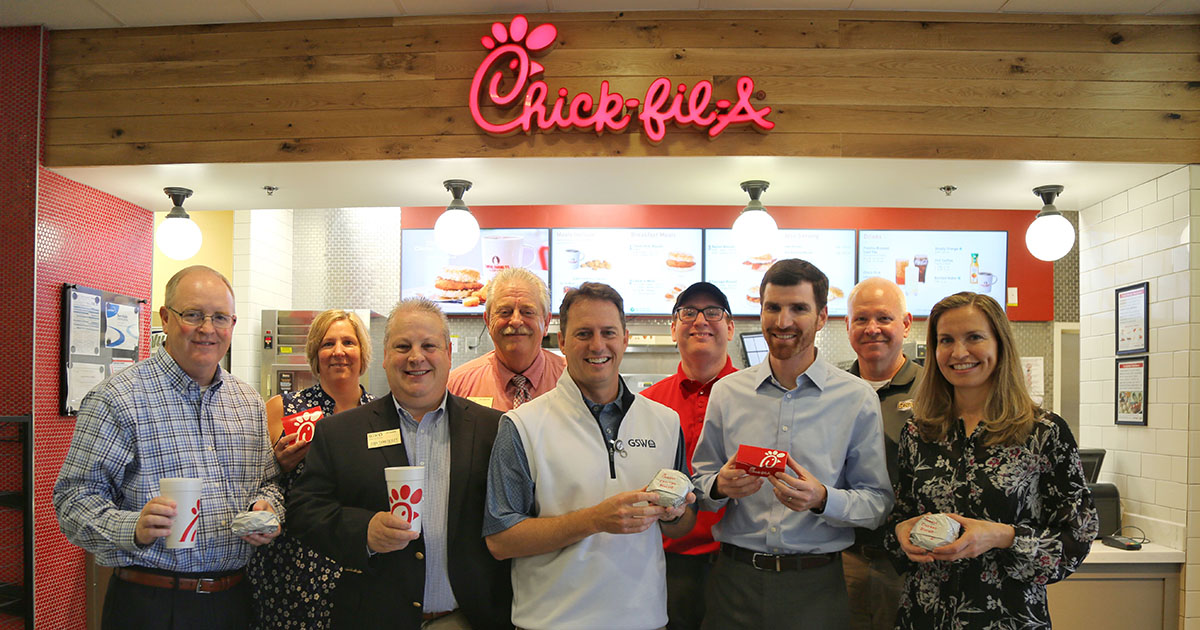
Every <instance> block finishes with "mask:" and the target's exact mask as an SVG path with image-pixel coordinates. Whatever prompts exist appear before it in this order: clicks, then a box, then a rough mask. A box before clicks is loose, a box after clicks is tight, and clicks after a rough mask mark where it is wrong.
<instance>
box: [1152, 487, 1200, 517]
mask: <svg viewBox="0 0 1200 630" xmlns="http://www.w3.org/2000/svg"><path fill="white" fill-rule="evenodd" d="M1154 486H1155V501H1157V504H1158V505H1159V506H1160V507H1167V508H1175V509H1177V510H1183V509H1187V502H1188V501H1187V499H1188V495H1187V486H1186V485H1184V484H1182V483H1175V482H1173V481H1155V482H1154ZM1197 507H1200V503H1198V504H1197Z"/></svg>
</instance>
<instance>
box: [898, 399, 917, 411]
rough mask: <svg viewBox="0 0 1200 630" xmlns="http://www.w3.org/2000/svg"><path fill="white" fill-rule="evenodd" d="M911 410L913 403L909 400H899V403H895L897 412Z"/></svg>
mask: <svg viewBox="0 0 1200 630" xmlns="http://www.w3.org/2000/svg"><path fill="white" fill-rule="evenodd" d="M912 408H913V401H912V399H911V398H909V399H908V400H901V401H900V402H898V403H896V410H897V411H912Z"/></svg>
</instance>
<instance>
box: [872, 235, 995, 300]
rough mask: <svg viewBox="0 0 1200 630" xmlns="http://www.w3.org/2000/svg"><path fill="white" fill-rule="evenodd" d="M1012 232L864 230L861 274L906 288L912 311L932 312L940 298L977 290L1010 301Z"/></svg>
mask: <svg viewBox="0 0 1200 630" xmlns="http://www.w3.org/2000/svg"><path fill="white" fill-rule="evenodd" d="M1007 272H1008V232H1002V231H1001V232H975V231H949V230H946V231H917V230H860V231H859V233H858V277H859V279H864V278H873V277H876V276H878V277H881V278H888V279H890V280H894V281H895V282H896V284H898V285H900V288H902V289H904V296H905V298H906V299H907V300H908V310H909V312H910V313H912V314H913V315H914V316H916V317H928V316H929V311H930V309H932V308H933V305H934V304H937V303H938V301H939V300H941V299H942V298H944V297H946V296H947V295H951V294H953V293H958V292H959V291H973V292H975V293H983V294H985V295H990V296H991V297H993V298H995V299H996V301H997V302H999V303H1000V306H1001V307H1003V306H1004V304H1005V295H1004V292H1005V291H1004V290H1005V287H1007V286H1008V277H1007V276H1008V273H1007Z"/></svg>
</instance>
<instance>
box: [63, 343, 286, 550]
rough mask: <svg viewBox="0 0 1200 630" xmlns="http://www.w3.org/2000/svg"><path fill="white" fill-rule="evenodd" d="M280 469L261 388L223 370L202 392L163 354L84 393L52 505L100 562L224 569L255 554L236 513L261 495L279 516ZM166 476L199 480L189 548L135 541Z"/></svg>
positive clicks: (73, 537) (70, 534)
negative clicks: (237, 532)
mask: <svg viewBox="0 0 1200 630" xmlns="http://www.w3.org/2000/svg"><path fill="white" fill-rule="evenodd" d="M278 474H279V467H278V466H277V465H276V463H275V455H274V453H273V452H272V450H271V444H270V442H269V441H268V439H267V422H266V411H265V408H264V406H263V401H262V397H261V396H259V395H258V392H256V391H254V389H253V388H252V387H250V386H249V385H247V384H246V383H243V382H242V381H240V380H238V379H237V378H236V377H234V376H233V375H231V374H229V373H228V372H225V371H224V370H222V369H221V368H219V367H218V368H217V372H216V376H215V377H214V378H213V381H212V383H211V384H210V385H209V386H208V387H206V388H201V387H200V386H199V385H197V384H196V381H194V380H192V378H191V377H190V376H188V375H187V373H186V372H184V371H183V368H181V367H179V365H178V364H177V363H175V360H174V359H172V358H171V355H169V354H167V352H166V351H165V350H160V351H159V352H157V353H155V354H154V356H152V357H150V358H149V359H147V360H145V361H141V362H139V363H138V364H136V365H134V366H133V367H130V368H128V369H126V370H123V371H122V372H120V373H119V374H117V375H116V376H113V377H112V378H110V379H108V380H107V381H105V382H103V383H101V384H100V385H97V386H96V388H95V389H93V390H92V391H91V392H89V393H88V394H87V396H85V397H84V399H83V402H82V403H81V405H80V408H79V416H78V419H77V420H76V422H75V433H74V435H73V436H72V438H71V447H70V449H69V450H68V451H67V456H66V459H65V460H64V461H63V465H62V469H61V470H59V473H58V481H57V482H56V483H55V484H54V508H55V510H56V511H57V513H58V523H59V528H60V529H61V530H62V532H63V534H64V535H65V536H66V537H67V539H68V540H70V541H71V542H72V543H74V544H76V545H79V546H80V547H83V548H84V549H86V550H87V551H90V552H91V553H93V554H95V555H96V561H97V562H99V563H100V564H101V565H103V566H114V567H119V566H129V565H133V564H137V565H141V566H147V567H153V568H158V569H165V570H168V571H181V572H192V573H202V572H216V571H227V570H233V569H240V568H241V567H243V566H245V565H246V563H247V562H248V561H249V560H250V555H251V554H252V553H253V552H254V548H253V547H252V546H251V545H250V544H249V543H247V542H244V541H242V540H241V539H240V538H238V537H237V536H234V535H233V533H232V532H231V531H230V529H229V528H230V525H231V524H232V521H233V517H234V515H236V514H237V513H238V512H243V511H246V510H249V509H250V508H251V506H252V505H254V503H255V502H256V501H258V500H260V499H265V500H266V501H268V502H270V503H271V507H272V508H274V510H275V513H276V514H277V515H279V517H280V519H281V520H282V519H283V516H284V511H283V496H282V494H281V493H280V491H279V487H278V486H277V485H276V484H275V481H274V480H275V478H276V476H277V475H278ZM163 477H199V478H201V479H203V480H204V494H203V495H201V499H200V506H201V510H200V515H199V521H198V523H197V527H198V533H197V535H196V541H197V544H196V547H195V548H193V549H167V548H166V547H165V546H164V541H163V540H162V539H158V540H155V541H154V542H153V543H151V544H150V545H148V546H146V547H139V546H138V544H137V543H136V541H135V540H134V528H135V526H136V525H137V520H138V516H139V515H140V513H141V510H142V507H143V506H145V505H146V503H147V502H148V501H149V500H150V499H152V498H154V497H156V496H159V484H158V480H159V479H161V478H163ZM185 517H187V515H185V514H180V515H178V516H177V517H176V518H185Z"/></svg>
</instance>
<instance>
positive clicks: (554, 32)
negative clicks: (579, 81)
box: [468, 15, 775, 143]
mask: <svg viewBox="0 0 1200 630" xmlns="http://www.w3.org/2000/svg"><path fill="white" fill-rule="evenodd" d="M557 37H558V29H557V28H555V26H554V25H553V24H542V25H540V26H538V27H536V28H534V29H533V30H530V29H529V20H527V19H526V18H525V16H523V15H518V16H516V17H514V18H513V20H512V22H511V23H510V24H509V25H507V26H505V25H504V24H502V23H500V22H495V23H493V24H492V34H491V35H484V36H483V38H482V40H481V41H482V42H483V47H484V48H486V49H488V50H490V51H491V52H489V53H488V55H487V56H486V57H484V59H483V62H482V63H480V64H479V68H478V69H476V70H475V76H474V78H473V79H472V80H471V93H470V97H469V98H470V102H469V104H468V105H469V107H470V109H471V117H472V118H473V119H474V120H475V124H477V125H479V127H480V128H481V129H483V130H484V131H486V132H488V133H490V134H495V135H508V134H511V133H514V132H516V131H517V130H521V131H524V132H525V133H530V132H532V131H534V130H537V131H550V130H552V129H555V128H557V129H563V130H567V129H572V128H574V129H591V130H592V131H595V132H596V134H601V133H604V132H605V131H609V132H620V131H624V130H625V129H626V128H627V127H628V126H629V124H630V123H631V122H632V121H633V119H634V117H635V116H636V118H637V120H638V121H639V122H640V124H641V125H642V129H643V131H644V132H645V134H646V137H647V138H649V139H650V141H651V142H655V143H657V142H661V141H662V139H663V137H664V136H665V135H666V133H667V124H668V123H672V122H673V123H676V124H678V125H680V126H687V125H692V126H695V127H698V128H700V129H705V130H707V132H708V135H709V137H711V138H715V137H717V136H718V135H720V134H721V132H722V131H724V130H725V129H726V128H727V127H729V126H730V125H735V124H741V123H749V124H751V125H752V126H753V127H754V128H755V129H757V130H760V131H769V130H770V129H772V128H774V127H775V123H773V122H771V121H769V120H767V115H768V114H770V113H771V108H770V107H763V108H761V109H759V108H755V107H754V106H753V105H752V104H750V97H751V95H753V94H754V79H751V78H750V77H741V78H739V79H738V80H737V101H730V100H728V99H717V100H716V101H715V102H714V101H713V85H712V82H711V81H707V80H703V81H699V82H697V83H696V84H695V85H693V86H692V87H691V88H689V87H688V86H687V85H686V84H684V83H680V84H679V85H675V84H674V83H673V82H672V81H671V80H670V79H667V78H665V77H663V78H658V79H655V80H654V81H653V82H651V83H650V86H649V87H647V88H646V93H645V95H644V97H643V98H641V99H637V98H626V97H625V96H622V95H621V94H620V93H619V92H610V91H609V83H608V81H601V82H600V91H599V93H598V96H596V97H593V96H592V95H591V94H588V93H586V92H584V93H580V94H576V95H575V96H574V98H568V97H569V96H570V94H569V93H568V91H567V89H566V88H559V89H558V98H557V99H555V100H554V101H553V102H551V100H550V99H551V95H550V88H549V86H547V85H546V82H545V81H542V80H536V81H535V80H533V77H535V76H538V75H540V74H541V73H542V72H543V71H545V66H543V65H542V64H541V63H538V62H537V61H534V60H533V59H531V58H530V57H531V55H537V54H545V53H546V52H548V51H549V49H550V48H551V46H552V45H553V44H554V41H555V39H556V38H557ZM486 103H491V104H493V105H497V106H499V107H501V108H511V107H513V106H515V105H517V104H518V103H520V105H521V109H520V112H519V113H518V114H517V115H516V116H515V117H512V118H511V119H510V120H506V121H502V122H493V121H491V120H488V119H487V118H486V117H485V116H484V111H483V106H484V104H486ZM714 105H715V108H714V107H713V106H714Z"/></svg>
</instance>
